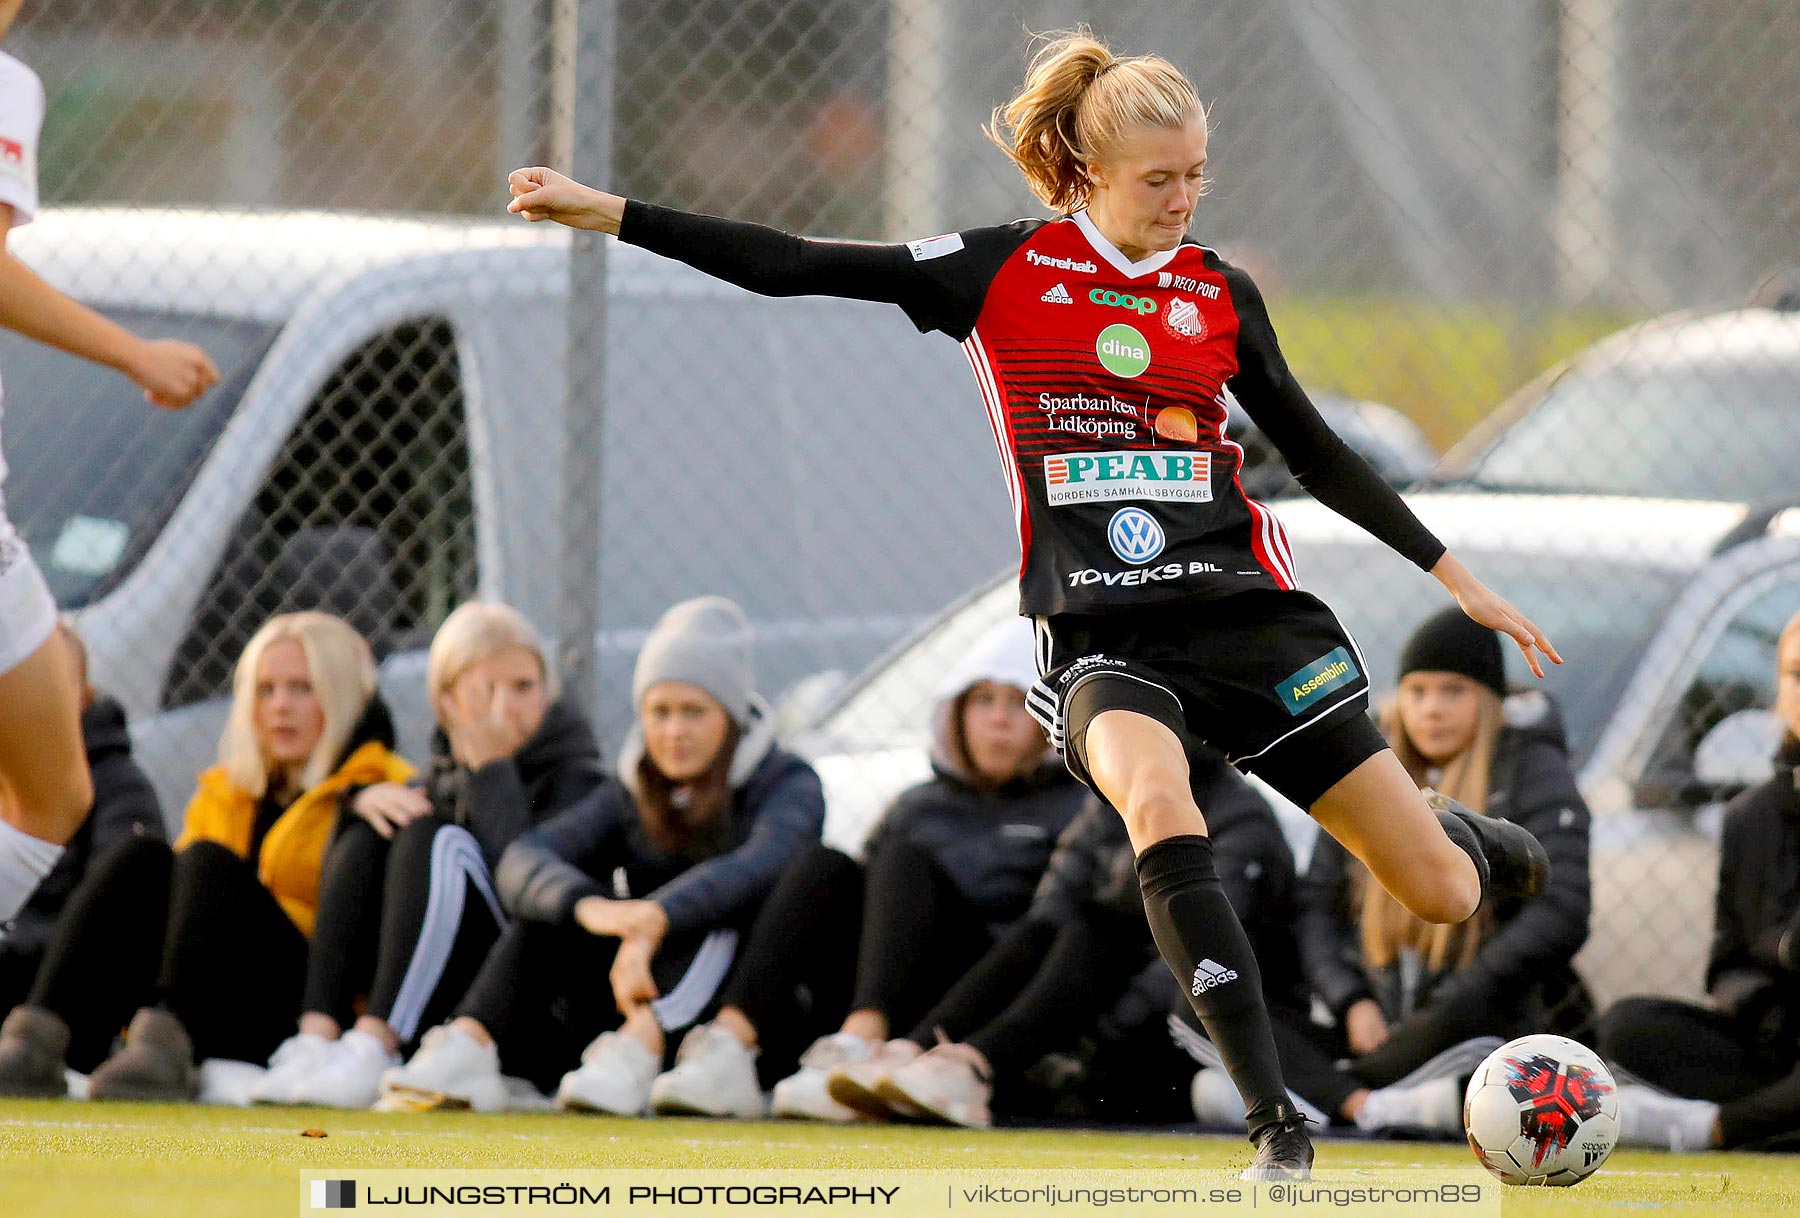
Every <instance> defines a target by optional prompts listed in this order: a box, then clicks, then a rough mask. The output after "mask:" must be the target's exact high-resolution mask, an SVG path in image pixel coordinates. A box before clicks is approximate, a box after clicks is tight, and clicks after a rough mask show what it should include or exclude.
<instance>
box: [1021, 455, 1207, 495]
mask: <svg viewBox="0 0 1800 1218" xmlns="http://www.w3.org/2000/svg"><path fill="white" fill-rule="evenodd" d="M1044 493H1045V496H1046V497H1047V498H1048V499H1049V501H1050V506H1051V507H1060V506H1062V505H1063V504H1067V503H1106V502H1109V501H1111V500H1115V499H1156V500H1160V501H1162V502H1166V503H1210V502H1211V501H1212V454H1211V453H1171V452H1095V453H1064V454H1062V455H1061V456H1056V457H1045V458H1044Z"/></svg>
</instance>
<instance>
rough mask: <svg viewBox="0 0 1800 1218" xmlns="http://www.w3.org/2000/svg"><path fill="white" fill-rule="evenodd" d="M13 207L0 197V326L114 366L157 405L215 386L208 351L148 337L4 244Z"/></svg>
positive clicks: (174, 405)
mask: <svg viewBox="0 0 1800 1218" xmlns="http://www.w3.org/2000/svg"><path fill="white" fill-rule="evenodd" d="M12 219H13V209H12V207H11V206H10V205H8V204H4V203H0V326H4V327H6V328H7V329H8V330H14V331H17V332H18V333H20V334H23V335H24V336H25V337H26V338H33V339H36V340H37V341H39V342H41V343H48V344H49V345H51V346H52V347H57V348H60V349H61V350H63V351H67V352H68V353H69V354H70V355H76V356H80V357H81V358H82V359H85V360H92V361H93V362H94V363H96V364H103V365H105V366H106V367H108V368H116V369H117V370H118V371H120V372H123V373H124V374H125V375H126V376H128V377H130V378H131V379H132V380H133V381H135V382H136V383H137V384H138V386H139V387H140V388H142V389H143V391H144V396H145V397H146V398H148V399H149V400H150V401H152V402H154V403H155V404H156V405H158V406H162V407H165V408H167V409H170V410H179V409H180V408H181V407H183V406H186V405H187V404H188V403H189V402H192V401H193V400H194V399H195V398H197V397H199V396H200V395H201V394H202V393H205V392H206V391H207V390H208V389H210V388H212V386H213V384H214V382H216V381H217V380H218V379H219V370H218V368H216V367H214V365H213V362H212V360H211V359H210V358H208V357H207V354H206V352H204V351H202V350H201V349H200V348H198V347H196V346H194V345H193V344H192V343H184V342H178V341H176V340H173V339H162V340H157V341H148V340H145V339H142V338H139V337H138V336H137V335H135V334H133V333H132V332H131V331H130V330H127V329H126V328H125V327H123V326H121V325H118V324H116V323H114V322H111V321H108V320H107V319H106V318H104V317H102V316H100V314H98V313H96V312H94V311H93V310H92V309H90V308H88V307H87V306H86V305H84V304H82V303H80V302H79V301H77V300H74V299H72V298H70V297H68V296H66V295H64V294H63V293H62V292H59V291H57V290H56V289H55V288H53V287H51V286H50V285H49V284H48V283H45V282H44V281H43V279H42V278H40V277H39V276H38V274H37V272H35V271H33V270H32V269H31V268H30V267H28V266H26V265H25V264H24V263H23V262H20V261H19V260H18V259H17V258H15V257H13V255H12V252H11V251H10V250H7V249H5V248H4V247H5V241H6V235H7V233H8V232H9V231H10V230H11V228H12Z"/></svg>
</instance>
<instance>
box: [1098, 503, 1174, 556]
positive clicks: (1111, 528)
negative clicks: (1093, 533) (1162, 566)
mask: <svg viewBox="0 0 1800 1218" xmlns="http://www.w3.org/2000/svg"><path fill="white" fill-rule="evenodd" d="M1106 540H1107V544H1109V545H1111V546H1112V552H1113V553H1114V554H1117V555H1118V556H1119V557H1120V558H1122V559H1124V560H1125V561H1126V562H1128V563H1133V564H1135V565H1139V566H1141V565H1142V564H1144V563H1147V562H1149V561H1150V560H1151V559H1153V558H1155V557H1156V556H1157V555H1158V554H1161V553H1162V552H1163V545H1164V543H1165V541H1166V539H1165V538H1164V537H1163V531H1162V526H1161V525H1160V524H1157V523H1156V517H1154V516H1152V515H1151V514H1150V513H1149V512H1146V511H1145V510H1144V509H1143V508H1135V507H1128V508H1120V509H1119V510H1118V511H1116V512H1114V513H1113V518H1112V521H1111V523H1109V524H1108V525H1107V526H1106Z"/></svg>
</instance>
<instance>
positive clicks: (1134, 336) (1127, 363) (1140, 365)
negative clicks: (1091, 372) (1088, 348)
mask: <svg viewBox="0 0 1800 1218" xmlns="http://www.w3.org/2000/svg"><path fill="white" fill-rule="evenodd" d="M1094 354H1095V355H1096V356H1098V357H1099V359H1100V366H1101V367H1102V368H1105V369H1106V370H1107V371H1108V372H1110V373H1112V374H1113V375H1114V376H1119V377H1124V378H1125V379H1126V380H1130V379H1131V378H1132V377H1135V376H1142V375H1144V371H1145V369H1147V368H1149V367H1150V342H1149V340H1148V339H1146V338H1145V337H1144V336H1143V335H1142V334H1140V333H1139V332H1138V328H1137V327H1136V326H1128V325H1126V324H1125V323H1124V322H1119V323H1118V324H1116V325H1111V326H1108V327H1106V329H1104V330H1102V331H1100V337H1099V338H1097V339H1095V340H1094Z"/></svg>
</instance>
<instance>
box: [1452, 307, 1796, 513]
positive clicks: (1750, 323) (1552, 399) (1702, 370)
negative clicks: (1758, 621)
mask: <svg viewBox="0 0 1800 1218" xmlns="http://www.w3.org/2000/svg"><path fill="white" fill-rule="evenodd" d="M1797 469H1800V295H1792V294H1790V295H1787V296H1778V297H1776V298H1774V305H1773V306H1771V307H1756V308H1747V309H1732V310H1729V311H1726V312H1720V313H1711V314H1701V313H1678V314H1674V315H1671V316H1668V317H1661V318H1657V319H1655V320H1652V321H1648V322H1645V323H1643V324H1642V325H1638V326H1633V327H1631V328H1629V329H1626V330H1623V331H1621V332H1619V333H1618V334H1615V335H1613V336H1611V337H1610V338H1607V339H1604V340H1602V341H1601V342H1599V343H1597V344H1595V345H1594V346H1592V347H1590V348H1588V349H1587V350H1586V351H1583V352H1581V353H1580V354H1578V355H1576V356H1574V357H1573V358H1571V359H1569V360H1567V361H1565V362H1563V363H1562V364H1559V365H1557V366H1556V367H1555V368H1553V369H1551V370H1550V371H1549V372H1547V373H1545V374H1544V375H1543V376H1541V377H1539V378H1538V379H1537V380H1535V381H1533V382H1532V383H1531V384H1529V385H1527V386H1526V387H1525V388H1524V389H1522V390H1520V391H1519V392H1518V393H1517V394H1515V395H1514V396H1513V397H1512V398H1511V399H1510V400H1509V401H1507V402H1506V403H1505V404H1504V405H1502V406H1501V407H1500V408H1499V409H1498V410H1496V411H1495V412H1494V413H1493V415H1491V416H1490V417H1489V418H1488V419H1486V420H1485V421H1484V422H1483V423H1482V424H1481V425H1480V426H1479V427H1477V428H1476V429H1475V430H1474V431H1472V432H1471V433H1470V434H1469V435H1468V436H1467V437H1466V438H1465V439H1464V440H1462V441H1461V442H1460V443H1458V444H1457V445H1455V446H1454V447H1453V448H1452V449H1451V450H1450V451H1449V452H1448V453H1447V454H1445V456H1444V459H1443V461H1442V462H1441V463H1440V465H1439V467H1438V468H1437V470H1436V471H1434V472H1433V474H1432V476H1431V479H1430V481H1431V483H1432V484H1433V485H1438V486H1445V487H1464V488H1468V489H1473V490H1494V491H1507V490H1510V491H1545V492H1566V493H1576V494H1602V495H1658V496H1663V497H1666V498H1675V499H1738V500H1746V501H1752V502H1754V501H1757V500H1762V499H1768V498H1775V497H1781V496H1788V495H1792V494H1793V493H1794V492H1795V490H1796V489H1800V477H1796V475H1795V471H1796V470H1797Z"/></svg>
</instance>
